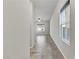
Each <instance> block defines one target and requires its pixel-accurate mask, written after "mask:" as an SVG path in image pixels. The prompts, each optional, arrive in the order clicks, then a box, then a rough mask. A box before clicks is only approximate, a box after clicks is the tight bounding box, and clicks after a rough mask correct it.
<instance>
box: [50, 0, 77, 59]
mask: <svg viewBox="0 0 79 59" xmlns="http://www.w3.org/2000/svg"><path fill="white" fill-rule="evenodd" d="M65 1H66V0H59V2H58V4H57V6H56V9H55V11H54V13H53V15H52V17H51V21H50V35H51V37H52V39H53V40H54V42H55V43H56V45H57V47H58V48H59V50H60V51H61V53H62V54H63V56H64V57H65V59H74V56H75V33H74V32H75V13H74V11H75V9H74V8H75V7H74V2H75V1H74V0H70V9H71V10H70V20H71V21H70V25H71V26H70V39H71V40H70V46H68V45H67V44H65V43H64V42H63V41H62V40H61V38H60V35H59V19H60V18H59V12H60V9H61V8H62V6H63V5H64V3H65Z"/></svg>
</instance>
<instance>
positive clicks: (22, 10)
mask: <svg viewBox="0 0 79 59" xmlns="http://www.w3.org/2000/svg"><path fill="white" fill-rule="evenodd" d="M3 1H4V7H3V8H4V15H3V16H4V20H3V22H4V24H3V28H4V29H3V31H4V32H3V34H4V35H3V38H4V39H3V51H4V52H3V53H4V55H3V58H4V59H30V49H29V47H30V23H31V21H32V11H31V7H32V6H31V3H30V1H29V0H3Z"/></svg>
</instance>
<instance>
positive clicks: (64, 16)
mask: <svg viewBox="0 0 79 59" xmlns="http://www.w3.org/2000/svg"><path fill="white" fill-rule="evenodd" d="M59 27H60V36H61V38H62V41H64V42H65V43H66V44H68V45H70V1H69V0H68V1H67V2H66V4H65V5H64V6H63V8H62V9H61V10H60V21H59Z"/></svg>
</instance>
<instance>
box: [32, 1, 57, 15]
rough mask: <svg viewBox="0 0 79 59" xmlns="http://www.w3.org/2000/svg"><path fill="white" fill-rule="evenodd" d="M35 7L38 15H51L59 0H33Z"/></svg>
mask: <svg viewBox="0 0 79 59" xmlns="http://www.w3.org/2000/svg"><path fill="white" fill-rule="evenodd" d="M31 1H32V3H33V6H34V8H35V12H36V15H39V16H41V15H43V16H48V17H50V16H51V14H52V13H53V11H54V9H55V7H56V5H57V2H58V0H31Z"/></svg>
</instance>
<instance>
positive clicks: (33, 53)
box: [30, 35, 64, 59]
mask: <svg viewBox="0 0 79 59" xmlns="http://www.w3.org/2000/svg"><path fill="white" fill-rule="evenodd" d="M30 59H64V57H63V56H62V54H61V53H60V51H59V50H58V48H57V47H56V45H55V44H54V42H53V41H52V40H51V38H50V36H49V35H38V36H37V37H36V41H35V46H34V47H33V48H31V49H30Z"/></svg>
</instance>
